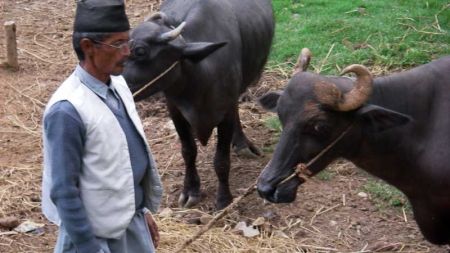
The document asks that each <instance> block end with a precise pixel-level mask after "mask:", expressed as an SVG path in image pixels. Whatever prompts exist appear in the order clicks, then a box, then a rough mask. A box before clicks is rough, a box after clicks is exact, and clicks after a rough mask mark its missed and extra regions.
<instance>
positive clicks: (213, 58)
mask: <svg viewBox="0 0 450 253" xmlns="http://www.w3.org/2000/svg"><path fill="white" fill-rule="evenodd" d="M160 11H161V12H160V13H157V14H155V15H152V16H150V17H149V18H148V19H147V20H146V21H145V22H143V23H141V24H139V25H138V26H137V27H136V28H135V29H133V31H132V32H131V39H132V42H131V55H130V58H129V60H128V62H127V63H126V65H125V71H124V77H125V79H126V80H127V82H128V83H129V85H130V89H131V91H132V92H133V93H134V94H136V95H135V99H136V100H140V99H143V98H146V97H148V96H150V95H152V94H154V93H156V92H159V91H162V92H163V93H164V95H165V97H166V101H167V106H168V109H169V113H170V117H171V118H172V120H173V122H174V124H175V128H176V130H177V132H178V135H179V137H180V141H181V144H182V155H183V158H184V162H185V167H186V175H185V179H184V188H183V191H182V193H181V195H180V198H179V204H180V205H181V206H184V207H191V206H193V205H195V204H196V203H198V202H199V201H200V178H199V176H198V173H197V169H196V165H195V163H196V157H197V146H196V142H195V140H194V138H195V137H196V138H197V139H198V140H199V141H200V143H201V144H202V145H206V143H207V142H208V139H209V137H210V136H211V133H212V131H213V129H214V128H215V127H217V133H218V136H217V138H218V141H217V148H216V154H215V157H214V169H215V171H216V174H217V177H218V179H219V180H218V181H219V187H218V193H217V198H216V207H217V208H218V209H221V208H223V207H225V206H227V205H228V204H229V203H230V202H231V200H232V195H231V192H230V189H229V183H228V175H229V170H230V147H231V145H232V146H233V147H234V149H235V151H237V152H238V153H250V154H259V151H258V150H257V148H256V147H255V146H254V145H253V144H252V143H251V142H250V141H249V140H248V139H247V137H246V136H245V135H244V133H243V131H242V127H241V123H240V120H239V114H238V98H239V96H240V94H242V93H243V92H244V91H245V90H246V89H247V87H248V86H249V85H251V84H254V83H256V82H257V81H258V79H259V77H260V75H261V72H262V70H263V67H264V64H265V63H266V60H267V57H268V54H269V51H270V47H271V43H272V37H273V33H274V21H273V13H272V5H271V1H270V0H244V1H242V0H220V1H219V0H189V1H186V0H166V1H164V2H163V3H162V5H161V8H160ZM175 27H176V28H175ZM147 83H149V84H151V85H149V86H148V85H147Z"/></svg>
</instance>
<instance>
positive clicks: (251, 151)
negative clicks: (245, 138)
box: [233, 144, 262, 158]
mask: <svg viewBox="0 0 450 253" xmlns="http://www.w3.org/2000/svg"><path fill="white" fill-rule="evenodd" d="M233 151H234V152H235V153H236V154H237V155H238V156H240V157H247V158H257V157H259V156H261V154H262V153H261V151H260V150H259V149H258V148H257V147H255V146H254V145H253V144H250V145H248V146H243V147H239V146H233Z"/></svg>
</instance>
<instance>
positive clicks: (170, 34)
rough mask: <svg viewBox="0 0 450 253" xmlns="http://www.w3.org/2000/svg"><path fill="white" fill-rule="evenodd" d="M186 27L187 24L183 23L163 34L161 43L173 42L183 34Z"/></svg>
mask: <svg viewBox="0 0 450 253" xmlns="http://www.w3.org/2000/svg"><path fill="white" fill-rule="evenodd" d="M185 25H186V22H182V23H181V24H180V25H179V26H178V27H177V28H175V29H173V30H171V31H168V32H165V33H163V34H161V35H160V36H159V41H160V42H168V41H172V40H174V39H176V38H177V37H178V36H179V35H180V34H181V31H182V30H183V27H184V26H185Z"/></svg>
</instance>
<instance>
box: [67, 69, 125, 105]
mask: <svg viewBox="0 0 450 253" xmlns="http://www.w3.org/2000/svg"><path fill="white" fill-rule="evenodd" d="M75 75H76V76H78V78H80V81H81V82H82V83H83V84H84V85H86V86H87V87H88V88H89V89H91V90H92V91H93V92H94V93H95V94H97V95H98V96H100V97H101V98H103V99H106V94H107V93H108V88H110V89H112V90H113V93H116V92H115V90H114V85H106V84H105V83H103V82H102V81H100V80H98V79H97V78H95V77H93V76H92V75H91V74H89V73H88V72H87V71H86V70H84V69H83V68H82V67H81V66H80V65H79V64H78V65H77V67H76V68H75ZM111 82H112V81H111Z"/></svg>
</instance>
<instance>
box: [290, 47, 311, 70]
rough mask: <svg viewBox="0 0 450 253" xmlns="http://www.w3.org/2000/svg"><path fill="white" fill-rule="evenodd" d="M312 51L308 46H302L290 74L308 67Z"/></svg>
mask: <svg viewBox="0 0 450 253" xmlns="http://www.w3.org/2000/svg"><path fill="white" fill-rule="evenodd" d="M311 56H312V53H311V51H310V50H309V49H308V48H306V47H305V48H303V49H302V51H301V52H300V55H299V56H298V59H297V63H296V64H295V66H294V72H293V73H292V75H295V74H297V73H298V72H305V71H306V70H307V69H308V66H309V62H310V61H311Z"/></svg>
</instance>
